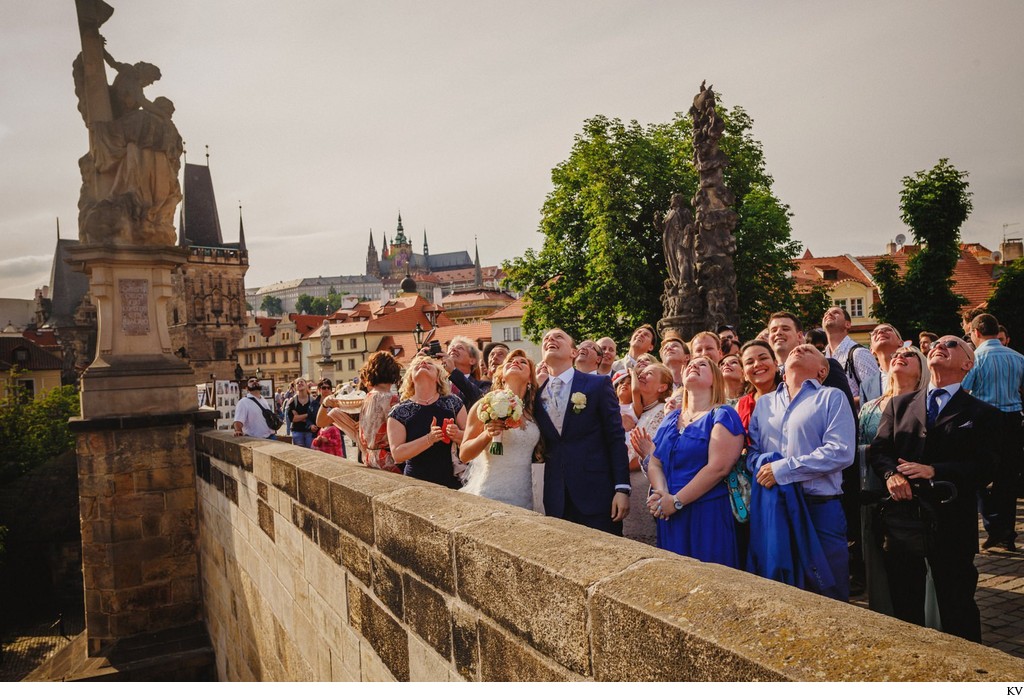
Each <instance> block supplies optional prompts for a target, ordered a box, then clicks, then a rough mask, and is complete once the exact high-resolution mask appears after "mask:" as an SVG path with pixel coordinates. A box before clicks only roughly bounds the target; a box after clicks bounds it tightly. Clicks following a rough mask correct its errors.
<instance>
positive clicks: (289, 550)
mask: <svg viewBox="0 0 1024 700" xmlns="http://www.w3.org/2000/svg"><path fill="white" fill-rule="evenodd" d="M273 515H274V541H275V542H276V543H277V547H278V551H279V552H280V553H281V554H282V555H283V557H282V564H287V565H290V566H293V567H297V568H302V540H303V536H302V531H301V530H299V529H298V528H297V527H295V525H293V524H292V522H291V521H290V520H289V519H287V518H285V517H283V516H282V515H281V514H280V513H274V514H273Z"/></svg>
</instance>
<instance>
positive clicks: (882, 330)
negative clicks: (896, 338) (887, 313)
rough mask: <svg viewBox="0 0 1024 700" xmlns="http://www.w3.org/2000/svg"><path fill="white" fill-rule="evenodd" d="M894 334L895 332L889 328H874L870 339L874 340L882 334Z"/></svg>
mask: <svg viewBox="0 0 1024 700" xmlns="http://www.w3.org/2000/svg"><path fill="white" fill-rule="evenodd" d="M895 332H896V331H894V330H893V329H892V328H890V327H889V326H879V327H878V328H875V329H874V330H873V331H871V337H872V338H874V337H875V336H876V335H881V334H882V333H885V334H895Z"/></svg>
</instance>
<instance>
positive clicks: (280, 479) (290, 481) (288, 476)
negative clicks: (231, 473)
mask: <svg viewBox="0 0 1024 700" xmlns="http://www.w3.org/2000/svg"><path fill="white" fill-rule="evenodd" d="M257 476H258V475H257ZM270 483H272V484H273V485H274V486H275V487H276V488H278V489H280V490H281V491H283V492H285V493H286V494H288V495H289V496H291V497H292V498H294V499H296V500H298V497H299V477H298V473H297V472H296V471H295V465H294V464H291V463H290V462H286V461H285V460H284V459H281V458H280V457H278V456H276V455H275V456H271V458H270Z"/></svg>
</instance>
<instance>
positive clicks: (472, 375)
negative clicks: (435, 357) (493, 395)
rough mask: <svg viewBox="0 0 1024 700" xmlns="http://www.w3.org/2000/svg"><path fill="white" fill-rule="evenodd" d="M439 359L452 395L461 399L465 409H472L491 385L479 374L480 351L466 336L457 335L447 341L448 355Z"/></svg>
mask: <svg viewBox="0 0 1024 700" xmlns="http://www.w3.org/2000/svg"><path fill="white" fill-rule="evenodd" d="M439 359H440V360H441V362H442V363H443V366H444V368H445V371H447V372H448V379H449V381H450V382H451V386H452V387H454V388H453V389H452V393H454V394H455V395H456V396H458V397H459V398H461V399H462V401H463V403H464V404H465V405H466V406H467V407H472V405H473V404H475V403H476V402H477V401H478V400H479V399H480V397H481V396H483V395H484V394H486V393H487V392H488V391H490V388H491V383H490V382H489V381H487V380H485V379H484V378H483V374H482V373H481V369H480V351H479V350H477V347H476V345H475V344H474V343H473V341H472V340H470V339H469V338H467V337H466V336H464V335H457V336H455V337H454V338H452V339H451V340H450V341H448V353H447V354H446V355H441V357H440V358H439Z"/></svg>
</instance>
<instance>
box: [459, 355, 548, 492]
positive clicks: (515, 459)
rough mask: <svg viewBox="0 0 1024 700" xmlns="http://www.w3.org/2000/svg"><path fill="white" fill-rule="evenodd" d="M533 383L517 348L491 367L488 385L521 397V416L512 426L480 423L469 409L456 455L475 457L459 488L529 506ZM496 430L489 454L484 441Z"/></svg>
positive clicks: (529, 364)
mask: <svg viewBox="0 0 1024 700" xmlns="http://www.w3.org/2000/svg"><path fill="white" fill-rule="evenodd" d="M538 389H539V386H538V384H537V379H536V368H535V367H534V365H533V361H532V360H530V358H529V357H528V356H527V355H526V353H525V352H524V351H523V350H513V351H512V352H510V353H509V354H508V357H506V358H505V362H504V363H503V364H502V365H501V366H500V367H498V368H497V370H496V371H495V372H494V384H493V390H494V391H501V390H508V391H511V392H512V393H513V394H515V395H516V396H518V397H519V399H520V400H521V401H522V402H523V417H522V420H521V421H520V424H519V425H518V426H515V427H513V426H511V425H506V423H505V421H503V420H491V421H489V422H486V423H485V422H484V421H483V420H482V419H481V418H480V416H479V414H478V412H477V410H475V409H474V410H472V411H470V413H469V419H468V421H467V423H466V437H465V439H464V440H463V441H462V447H461V448H460V449H459V459H461V460H462V461H463V462H468V461H470V460H471V459H472V460H475V461H474V462H473V468H472V469H471V470H470V473H469V481H467V482H466V485H465V486H464V487H463V488H462V491H464V492H465V493H472V494H476V495H477V496H484V497H485V498H491V499H494V500H495V501H501V502H502V503H508V504H509V505H513V506H519V507H521V508H528V509H532V508H533V455H534V452H535V451H536V448H537V443H538V442H539V441H540V429H539V428H538V427H537V424H536V423H535V422H534V420H533V403H534V401H535V399H536V397H537V391H538ZM479 405H480V404H479V403H478V404H477V406H479ZM499 435H500V436H501V446H502V450H501V454H492V453H491V452H490V450H489V447H490V445H491V443H492V442H493V441H494V438H495V437H497V436H499Z"/></svg>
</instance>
